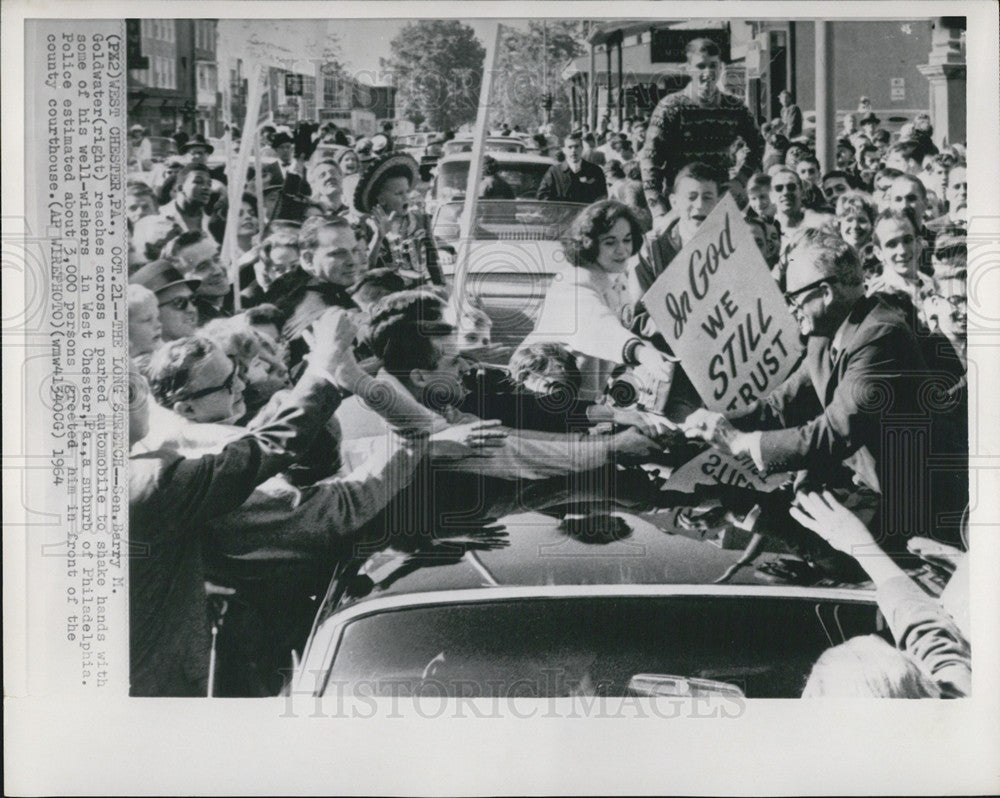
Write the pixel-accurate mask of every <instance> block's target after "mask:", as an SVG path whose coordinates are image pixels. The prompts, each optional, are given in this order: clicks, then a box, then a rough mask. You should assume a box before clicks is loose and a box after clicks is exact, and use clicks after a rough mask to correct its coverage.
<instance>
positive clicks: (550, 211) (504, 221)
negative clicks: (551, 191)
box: [433, 199, 586, 241]
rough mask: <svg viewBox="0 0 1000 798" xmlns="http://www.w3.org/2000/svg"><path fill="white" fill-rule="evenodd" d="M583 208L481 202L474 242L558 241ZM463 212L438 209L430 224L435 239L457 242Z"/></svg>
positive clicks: (455, 207)
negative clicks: (493, 240) (494, 240)
mask: <svg viewBox="0 0 1000 798" xmlns="http://www.w3.org/2000/svg"><path fill="white" fill-rule="evenodd" d="M584 207H586V206H585V205H581V204H578V203H573V202H542V201H540V200H533V199H531V200H485V199H481V200H479V202H478V203H476V226H475V232H474V238H475V239H476V240H477V241H482V240H488V239H496V240H505V241H559V240H560V239H561V238H562V237H563V235H564V234H565V232H566V229H567V228H568V227H569V225H570V223H571V222H572V221H573V219H575V218H576V216H577V214H579V213H580V211H581V210H582V209H583V208H584ZM462 208H463V203H462V202H449V203H446V204H444V205H441V206H439V207H438V210H437V213H436V214H435V216H434V224H433V230H434V235H435V237H436V238H439V239H442V240H445V241H453V240H457V239H458V237H459V233H460V225H461V219H462Z"/></svg>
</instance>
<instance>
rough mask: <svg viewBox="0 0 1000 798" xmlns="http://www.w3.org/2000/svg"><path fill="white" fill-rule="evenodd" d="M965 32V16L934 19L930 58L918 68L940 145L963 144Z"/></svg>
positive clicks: (964, 119)
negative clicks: (927, 91) (927, 88)
mask: <svg viewBox="0 0 1000 798" xmlns="http://www.w3.org/2000/svg"><path fill="white" fill-rule="evenodd" d="M964 29H965V18H964V17H937V18H936V19H935V20H934V23H933V29H932V31H931V52H930V57H929V58H928V60H927V63H926V64H922V65H921V66H918V67H917V69H919V70H920V74H922V75H923V76H924V77H925V78H927V80H928V82H929V83H930V114H931V124H933V125H934V138H935V141H936V142H937V143H938V144H940V145H943V144H954V143H959V142H964V141H965V137H966V127H965V125H966V105H965V91H966V90H965V80H966V77H965V53H964V51H963V48H962V31H963V30H964Z"/></svg>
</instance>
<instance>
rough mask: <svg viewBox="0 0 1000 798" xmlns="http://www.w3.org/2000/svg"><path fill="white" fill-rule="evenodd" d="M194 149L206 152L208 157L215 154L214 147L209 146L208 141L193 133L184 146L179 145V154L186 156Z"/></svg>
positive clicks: (199, 134)
mask: <svg viewBox="0 0 1000 798" xmlns="http://www.w3.org/2000/svg"><path fill="white" fill-rule="evenodd" d="M195 147H201V148H202V149H204V150H206V151H207V152H208V154H209V155H211V154H212V153H213V152H215V147H213V146H212V145H211V144H209V143H208V140H207V139H206V138H205V137H204V136H203V135H202V134H201V133H195V134H194V135H193V136H192V137H191V138H189V139H188V140H187V141H185V142H184V144H183V145H181V152H182V153H183V154H184V155H187V154H188V153H189V152H190V151H191V150H193V149H194V148H195Z"/></svg>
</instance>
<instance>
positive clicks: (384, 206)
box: [354, 152, 444, 285]
mask: <svg viewBox="0 0 1000 798" xmlns="http://www.w3.org/2000/svg"><path fill="white" fill-rule="evenodd" d="M419 179H420V167H419V166H418V164H417V162H416V161H415V160H414V159H413V157H412V156H410V155H408V154H407V153H405V152H399V153H390V154H389V155H387V156H385V157H383V158H382V159H380V160H378V161H376V162H375V163H374V164H372V165H371V166H369V167H368V169H367V170H366V171H365V173H364V174H363V175H362V176H361V179H360V180H359V181H358V186H357V188H356V189H355V191H354V207H355V208H357V210H358V211H359V212H361V213H367V214H370V215H371V218H372V219H373V220H374V221H375V223H376V224H377V225H378V228H379V232H380V235H381V241H380V242H378V244H377V250H376V251H375V257H374V262H371V265H372V267H373V268H374V267H377V266H383V267H387V268H394V269H396V270H403V271H412V272H416V273H417V274H419V275H420V276H421V277H422V278H425V279H429V280H430V281H431V282H432V283H434V284H436V285H444V275H443V274H442V272H441V267H440V265H439V261H438V254H437V247H435V246H434V236H433V234H432V233H431V228H430V219H429V218H428V217H427V215H426V214H425V213H423V211H422V210H421V209H420V208H419V207H417V206H415V205H410V202H409V200H410V190H411V189H412V188H413V186H414V184H415V183H416V182H417V181H418V180H419Z"/></svg>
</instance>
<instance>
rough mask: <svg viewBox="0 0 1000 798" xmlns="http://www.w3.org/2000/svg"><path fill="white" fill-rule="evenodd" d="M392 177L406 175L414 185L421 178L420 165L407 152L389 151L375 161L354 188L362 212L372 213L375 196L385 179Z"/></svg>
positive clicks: (356, 202)
mask: <svg viewBox="0 0 1000 798" xmlns="http://www.w3.org/2000/svg"><path fill="white" fill-rule="evenodd" d="M391 177H405V178H407V179H408V180H409V181H410V185H411V186H412V185H413V184H415V183H416V182H417V181H418V180H419V179H420V165H419V164H418V163H417V162H416V160H415V159H414V158H413V156H411V155H407V154H406V153H405V152H396V153H389V154H388V155H386V156H385V157H383V158H381V159H379V160H377V161H375V162H374V163H373V164H371V165H370V166H369V167H368V168H367V169H365V172H364V174H362V175H361V179H360V180H359V181H358V185H357V188H355V190H354V207H355V208H357V209H358V210H359V211H360V212H361V213H370V212H371V210H372V208H373V207H374V206H375V198H376V197H377V196H378V193H379V191H381V190H382V186H383V185H384V184H385V181H386V180H387V179H389V178H391Z"/></svg>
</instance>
